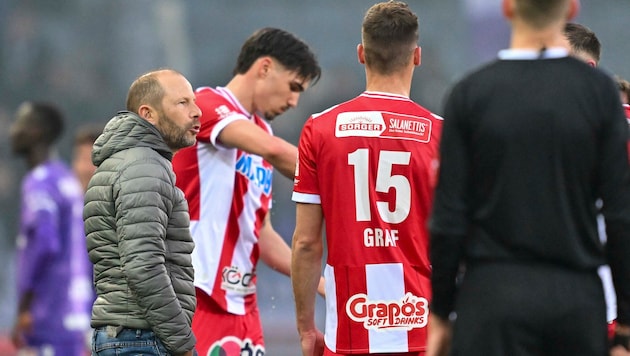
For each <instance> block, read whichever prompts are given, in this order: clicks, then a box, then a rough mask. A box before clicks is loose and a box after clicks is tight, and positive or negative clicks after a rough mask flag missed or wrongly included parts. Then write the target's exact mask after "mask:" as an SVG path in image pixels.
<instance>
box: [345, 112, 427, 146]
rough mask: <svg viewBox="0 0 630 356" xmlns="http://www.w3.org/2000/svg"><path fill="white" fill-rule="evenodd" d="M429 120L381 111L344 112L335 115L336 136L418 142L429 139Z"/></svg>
mask: <svg viewBox="0 0 630 356" xmlns="http://www.w3.org/2000/svg"><path fill="white" fill-rule="evenodd" d="M431 124H432V123H431V120H429V119H427V118H425V117H419V116H411V115H403V114H397V113H391V112H381V111H357V112H344V113H340V114H339V115H337V121H336V124H335V136H337V137H357V136H359V137H382V138H394V139H404V140H414V141H419V142H423V143H426V142H429V141H430V140H431V126H432V125H431Z"/></svg>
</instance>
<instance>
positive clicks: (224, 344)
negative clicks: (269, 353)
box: [207, 336, 265, 356]
mask: <svg viewBox="0 0 630 356" xmlns="http://www.w3.org/2000/svg"><path fill="white" fill-rule="evenodd" d="M264 355H265V348H264V347H263V346H262V345H254V343H253V342H252V340H250V339H245V340H241V339H239V338H237V337H236V336H226V337H224V338H223V339H221V340H219V341H217V342H215V343H214V344H212V346H210V348H209V349H208V354H207V356H264Z"/></svg>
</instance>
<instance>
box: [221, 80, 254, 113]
mask: <svg viewBox="0 0 630 356" xmlns="http://www.w3.org/2000/svg"><path fill="white" fill-rule="evenodd" d="M254 85H255V83H252V82H250V80H249V79H248V77H247V76H245V75H241V74H237V75H236V76H234V78H232V80H230V82H229V83H228V84H227V85H226V86H225V87H226V88H227V89H228V90H229V91H230V92H232V94H233V95H234V97H236V100H238V102H239V103H240V104H241V105H242V106H243V108H245V110H247V111H248V112H250V113H251V112H253V109H254V90H252V88H254Z"/></svg>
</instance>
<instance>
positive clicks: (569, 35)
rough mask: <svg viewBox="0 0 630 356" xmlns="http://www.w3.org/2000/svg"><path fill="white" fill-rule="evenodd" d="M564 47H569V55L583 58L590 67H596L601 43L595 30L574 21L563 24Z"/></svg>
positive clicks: (599, 56)
mask: <svg viewBox="0 0 630 356" xmlns="http://www.w3.org/2000/svg"><path fill="white" fill-rule="evenodd" d="M563 33H564V41H565V47H566V48H570V52H571V55H573V56H575V57H577V58H579V59H581V60H583V61H584V62H586V63H587V64H588V65H590V66H591V67H597V66H598V65H599V60H600V58H601V53H602V45H601V42H600V41H599V39H598V38H597V36H596V35H595V32H593V31H592V30H591V29H590V28H588V27H586V26H584V25H582V24H579V23H575V22H567V23H566V25H564V31H563Z"/></svg>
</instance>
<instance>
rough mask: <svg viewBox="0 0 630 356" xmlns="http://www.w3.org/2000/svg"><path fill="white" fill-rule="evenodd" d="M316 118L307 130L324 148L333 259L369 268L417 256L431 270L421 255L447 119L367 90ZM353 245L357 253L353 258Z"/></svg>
mask: <svg viewBox="0 0 630 356" xmlns="http://www.w3.org/2000/svg"><path fill="white" fill-rule="evenodd" d="M311 120H312V124H311V125H310V128H306V129H305V130H310V134H311V135H312V138H311V141H310V142H311V143H312V145H317V147H313V149H314V150H315V152H316V154H317V157H315V158H314V159H315V160H316V162H317V175H318V176H319V178H320V179H318V181H319V182H320V183H319V194H320V196H321V204H322V209H323V211H324V216H325V219H326V233H327V239H328V244H329V250H330V251H329V257H328V259H329V261H328V262H329V263H330V264H333V265H334V264H336V263H337V262H341V261H343V263H344V264H352V265H359V264H361V265H362V264H364V263H379V262H393V261H401V258H404V257H403V255H405V254H407V256H411V255H412V254H417V256H415V257H417V258H420V259H421V261H414V263H421V264H423V265H427V266H428V262H427V261H426V260H424V258H425V257H426V256H425V255H424V254H421V252H422V251H425V250H426V245H425V243H426V238H427V235H426V228H425V224H424V222H425V220H426V218H427V216H428V212H429V208H430V206H431V199H432V195H433V193H432V188H433V183H434V176H435V170H436V168H437V166H436V164H437V162H436V159H437V152H438V143H439V134H440V132H441V125H442V123H441V121H442V120H441V118H439V117H437V116H435V115H433V114H431V113H430V112H429V111H428V110H426V109H424V108H423V107H421V106H420V105H418V104H416V103H414V102H412V101H411V100H409V99H408V98H405V97H402V96H394V95H389V94H381V93H370V92H366V93H363V94H362V95H360V96H359V97H357V98H355V99H353V100H351V101H348V102H346V103H343V104H341V105H338V106H335V107H333V108H331V109H329V110H328V111H325V112H323V113H321V114H318V115H314V116H313V118H312V119H311ZM300 168H301V167H300ZM298 179H300V177H299V175H298ZM298 186H299V183H298ZM348 248H350V249H351V251H356V253H352V254H351V256H348V253H347V251H348V250H347V249H348Z"/></svg>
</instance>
